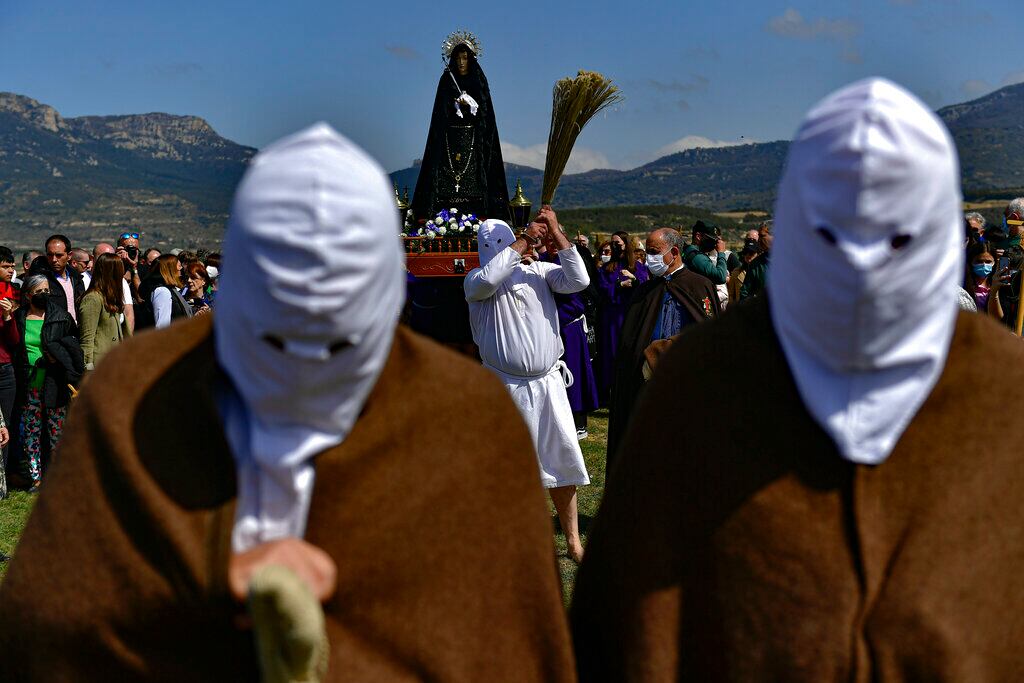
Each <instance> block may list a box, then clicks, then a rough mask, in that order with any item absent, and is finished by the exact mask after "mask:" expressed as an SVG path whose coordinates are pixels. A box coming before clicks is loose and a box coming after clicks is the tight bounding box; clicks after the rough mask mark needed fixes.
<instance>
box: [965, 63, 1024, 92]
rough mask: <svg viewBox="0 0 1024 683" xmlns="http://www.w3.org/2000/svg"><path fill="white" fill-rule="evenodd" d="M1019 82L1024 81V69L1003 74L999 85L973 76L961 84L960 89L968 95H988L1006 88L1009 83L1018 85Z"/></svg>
mask: <svg viewBox="0 0 1024 683" xmlns="http://www.w3.org/2000/svg"><path fill="white" fill-rule="evenodd" d="M1018 83H1024V70H1022V71H1011V72H1010V73H1008V74H1006V75H1005V76H1003V79H1002V80H1001V81H999V85H992V84H991V83H989V82H988V81H986V80H984V79H981V78H971V79H969V80H966V81H964V82H963V83H961V84H960V91H961V92H962V93H963V94H964V95H966V96H967V97H971V98H975V97H981V96H982V95H987V94H988V93H990V92H992V91H993V90H996V89H998V88H1005V87H1006V86H1008V85H1017V84H1018Z"/></svg>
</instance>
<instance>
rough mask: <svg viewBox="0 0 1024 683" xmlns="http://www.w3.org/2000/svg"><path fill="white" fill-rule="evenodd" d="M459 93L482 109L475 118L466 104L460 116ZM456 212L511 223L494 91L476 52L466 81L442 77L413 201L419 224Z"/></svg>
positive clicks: (453, 72) (452, 72)
mask: <svg viewBox="0 0 1024 683" xmlns="http://www.w3.org/2000/svg"><path fill="white" fill-rule="evenodd" d="M453 76H454V80H453ZM456 82H458V87H456ZM459 88H461V89H462V90H463V91H465V92H466V93H467V94H469V96H470V97H472V98H473V99H474V100H476V102H477V104H478V105H480V108H479V109H478V110H477V113H476V115H475V116H474V115H473V114H471V113H470V111H469V107H468V106H467V105H465V104H462V105H460V106H461V108H462V118H459V116H458V115H457V114H456V112H455V99H456V98H457V97H458V96H459V94H460V91H459ZM456 185H457V186H458V189H456ZM453 207H454V208H456V209H457V210H458V211H459V212H460V213H474V214H476V215H477V216H478V217H480V218H499V219H501V220H508V218H509V210H508V186H507V184H506V182H505V166H504V163H503V162H502V158H501V144H500V142H499V141H498V128H497V126H496V125H495V123H494V108H493V107H492V106H491V91H490V89H489V88H488V86H487V77H486V76H484V72H483V70H482V69H481V68H480V64H479V63H478V62H477V61H476V57H474V56H473V54H472V52H470V56H469V73H467V74H466V75H465V76H459V75H458V73H457V70H456V69H455V68H454V67H452V68H451V69H450V70H448V69H446V70H445V71H444V73H442V74H441V80H440V81H439V82H438V84H437V94H436V95H435V96H434V111H433V113H432V114H431V116H430V130H429V131H428V132H427V146H426V149H425V150H424V152H423V162H422V166H421V167H420V174H419V178H418V179H417V181H416V191H415V193H414V194H413V198H412V210H413V214H414V215H415V216H416V218H417V219H418V220H423V219H426V218H433V217H434V216H436V215H437V213H438V212H439V211H440V210H441V209H450V208H453Z"/></svg>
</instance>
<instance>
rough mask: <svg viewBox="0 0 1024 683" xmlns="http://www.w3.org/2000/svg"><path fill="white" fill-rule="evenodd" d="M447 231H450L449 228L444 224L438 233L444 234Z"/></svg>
mask: <svg viewBox="0 0 1024 683" xmlns="http://www.w3.org/2000/svg"><path fill="white" fill-rule="evenodd" d="M446 232H448V228H446V227H444V226H443V225H442V226H441V227H439V228H438V229H437V234H438V235H443V234H445V233H446Z"/></svg>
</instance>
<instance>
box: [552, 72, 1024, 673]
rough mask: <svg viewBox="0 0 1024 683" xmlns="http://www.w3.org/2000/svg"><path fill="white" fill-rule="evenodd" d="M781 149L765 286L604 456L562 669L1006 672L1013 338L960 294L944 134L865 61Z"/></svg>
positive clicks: (1023, 559) (1016, 652)
mask: <svg viewBox="0 0 1024 683" xmlns="http://www.w3.org/2000/svg"><path fill="white" fill-rule="evenodd" d="M789 154H790V156H789V159H788V162H787V167H786V168H787V170H786V174H785V176H784V178H783V181H782V184H781V186H780V189H779V199H778V205H777V208H776V212H775V218H776V220H775V227H776V236H775V243H774V246H773V252H772V253H773V256H772V259H773V260H772V270H771V271H770V273H769V281H768V288H767V291H766V293H765V295H764V296H759V297H755V298H753V299H751V300H750V301H747V302H742V303H740V304H738V305H736V306H730V307H729V310H728V311H727V312H726V313H725V314H724V315H723V316H722V317H721V318H720V319H719V320H716V321H712V322H710V323H708V324H706V325H700V326H698V327H697V328H696V329H694V330H692V331H690V332H688V333H687V334H684V335H682V336H681V337H680V338H679V340H678V341H677V342H675V344H673V346H672V348H671V349H669V351H668V352H667V353H666V355H665V357H664V359H663V360H662V361H661V363H660V365H659V366H658V369H657V372H656V373H655V375H654V377H653V379H652V380H651V383H650V385H649V386H648V388H647V391H646V393H645V395H644V396H643V397H641V399H640V404H639V405H638V407H637V411H636V414H635V416H634V419H633V421H632V423H631V427H630V429H629V432H628V434H627V435H626V437H625V440H624V441H623V448H622V449H621V450H620V451H619V455H618V463H617V465H616V468H615V470H614V471H613V472H612V473H611V475H610V476H609V478H608V485H607V488H606V490H605V497H604V500H603V502H602V507H601V510H600V513H599V514H598V516H597V519H596V521H595V522H594V525H593V527H592V529H591V534H590V538H589V543H588V545H587V551H586V555H585V557H584V561H583V564H582V566H581V567H580V571H579V576H578V578H577V583H576V588H575V593H574V598H573V606H572V611H571V623H572V629H573V636H574V640H575V647H576V656H577V661H578V662H579V666H580V674H581V679H582V680H587V681H619V680H630V681H676V680H688V681H758V680H764V681H858V682H865V683H866V682H867V681H937V680H944V681H1003V680H1018V679H1020V678H1021V672H1022V671H1024V649H1022V648H1021V647H1020V635H1021V633H1022V632H1024V591H1021V589H1020V568H1021V566H1024V513H1022V511H1021V506H1020V501H1019V492H1020V491H1021V489H1022V487H1024V466H1022V465H1021V458H1020V444H1021V442H1022V440H1024V423H1022V422H1021V421H1020V420H1006V421H1003V422H1000V424H999V426H998V429H996V430H994V429H993V423H992V409H993V406H1004V407H1009V406H1017V405H1020V402H1021V399H1022V394H1021V388H1020V387H1022V386H1024V349H1022V348H1021V347H1020V343H1019V340H1016V339H1015V338H1014V337H1012V336H1010V335H1008V334H1006V332H1005V331H1004V330H1001V329H999V328H998V326H997V325H996V324H994V323H993V322H992V321H991V320H989V319H988V318H986V317H984V316H978V315H975V314H970V313H959V314H958V311H957V303H956V302H957V284H958V282H959V280H960V278H961V277H962V274H963V251H962V247H961V241H962V216H961V210H962V209H961V198H960V191H959V182H960V175H959V169H958V164H957V160H956V151H955V147H954V146H953V142H952V140H951V139H950V137H949V134H948V132H947V131H946V129H945V127H944V126H943V125H942V123H941V122H940V121H939V120H938V119H937V118H936V117H935V115H934V114H933V113H932V112H931V111H930V110H929V109H928V108H927V107H926V106H925V105H923V104H921V103H920V102H919V101H918V100H916V98H914V97H912V96H911V95H909V94H908V93H907V92H906V91H904V90H902V89H901V88H899V87H898V86H895V85H894V84H892V83H889V82H887V81H882V80H876V79H872V80H867V81H863V82H860V83H857V84H854V85H852V86H849V87H848V88H845V89H843V90H841V91H839V92H838V93H835V94H833V95H832V96H830V97H829V98H827V99H826V100H825V101H823V102H822V103H821V104H819V105H818V106H817V107H815V108H814V109H813V110H812V112H811V114H809V115H808V120H807V122H806V123H805V125H804V126H802V127H801V129H800V131H799V132H798V134H797V136H796V138H795V139H794V141H793V143H792V145H791V146H790V152H789ZM979 358H981V359H988V358H998V359H999V360H1000V373H999V377H998V378H988V379H987V380H985V381H983V382H982V384H980V385H979V381H981V380H979V377H984V375H983V374H979V371H978V359H979ZM737 362H741V363H742V364H743V367H744V377H743V379H744V385H743V389H744V390H743V392H742V393H740V394H737V393H736V390H735V389H736V388H735V387H734V386H733V385H731V384H729V383H727V382H722V371H723V369H724V368H729V367H733V366H734V365H735V364H736V363H737ZM979 388H982V389H983V394H984V397H985V400H983V401H979V400H971V401H965V400H964V395H965V391H976V390H978V389H979ZM709 406H712V407H714V409H709V408H708V407H709ZM737 415H740V416H742V417H741V419H740V420H739V421H738V422H737V420H736V416H737ZM680 421H683V422H685V427H684V428H683V429H679V428H678V427H677V426H676V423H677V422H680Z"/></svg>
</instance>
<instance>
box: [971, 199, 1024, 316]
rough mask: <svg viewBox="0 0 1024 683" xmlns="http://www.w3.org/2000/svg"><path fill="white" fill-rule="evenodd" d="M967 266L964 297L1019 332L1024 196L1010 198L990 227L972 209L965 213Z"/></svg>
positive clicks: (1023, 261) (981, 310)
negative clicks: (997, 222) (1001, 213)
mask: <svg viewBox="0 0 1024 683" xmlns="http://www.w3.org/2000/svg"><path fill="white" fill-rule="evenodd" d="M964 230H965V233H966V234H965V237H964V240H965V248H966V250H967V268H966V272H965V273H964V283H963V289H964V290H965V291H966V293H967V294H968V295H969V297H968V298H967V301H968V302H969V304H973V305H974V307H976V308H977V310H978V312H979V313H985V314H988V315H990V316H992V317H993V318H995V319H996V320H998V321H1000V322H1001V323H1002V324H1004V325H1006V326H1007V327H1009V328H1010V329H1012V330H1015V331H1016V332H1017V334H1020V332H1021V322H1022V321H1020V320H1018V306H1017V302H1018V301H1019V299H1020V282H1021V275H1020V272H1021V265H1022V264H1024V248H1022V247H1021V236H1022V235H1024V197H1017V198H1016V199H1013V200H1011V201H1010V202H1009V203H1008V204H1007V205H1006V208H1005V209H1004V211H1003V222H1002V225H997V226H993V227H989V226H988V225H987V224H986V221H985V217H984V216H982V215H981V214H980V213H978V212H975V211H972V212H970V213H967V214H966V215H965V216H964Z"/></svg>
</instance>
